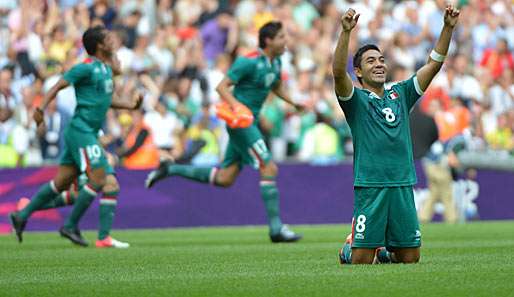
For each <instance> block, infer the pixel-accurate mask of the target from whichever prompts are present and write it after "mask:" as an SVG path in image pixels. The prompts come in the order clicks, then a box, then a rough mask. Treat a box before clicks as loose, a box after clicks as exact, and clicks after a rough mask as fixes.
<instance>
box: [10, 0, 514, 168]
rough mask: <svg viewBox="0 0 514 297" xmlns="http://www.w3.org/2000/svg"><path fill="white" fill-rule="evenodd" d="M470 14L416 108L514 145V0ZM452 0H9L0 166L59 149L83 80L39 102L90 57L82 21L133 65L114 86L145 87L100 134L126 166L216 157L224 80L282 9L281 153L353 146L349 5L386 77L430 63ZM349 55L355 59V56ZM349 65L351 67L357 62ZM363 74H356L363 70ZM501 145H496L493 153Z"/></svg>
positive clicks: (305, 155)
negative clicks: (37, 120) (343, 48)
mask: <svg viewBox="0 0 514 297" xmlns="http://www.w3.org/2000/svg"><path fill="white" fill-rule="evenodd" d="M455 4H457V5H458V6H459V8H460V10H461V17H460V24H459V26H458V28H457V31H456V33H455V36H454V37H455V38H454V40H453V42H452V44H451V46H450V53H449V55H448V57H447V60H446V63H445V65H444V67H443V70H442V71H441V73H440V74H439V75H438V76H437V77H436V79H435V81H434V82H433V83H432V85H431V86H430V88H429V90H427V91H426V93H425V94H424V96H423V98H422V100H421V102H420V105H419V106H420V109H421V112H424V113H425V114H427V115H430V116H431V117H433V118H434V120H435V123H436V124H437V129H438V134H439V136H438V137H439V140H440V141H441V142H442V143H446V142H448V141H450V140H451V139H453V138H454V137H456V136H459V137H464V138H465V139H466V143H467V148H468V150H472V151H480V152H482V151H490V150H494V151H495V152H497V151H501V152H502V153H501V154H504V155H509V154H510V153H514V74H513V72H514V55H513V49H514V3H513V2H512V1H509V0H459V1H456V3H455ZM444 5H445V1H442V0H437V1H428V0H417V1H385V0H384V1H382V0H364V1H345V0H334V1H324V0H314V1H304V0H266V1H264V0H243V1H231V0H220V1H213V0H157V1H154V0H2V1H0V24H1V25H0V167H4V168H5V167H19V166H41V165H43V164H54V163H56V162H58V157H59V154H60V153H61V149H62V143H63V137H62V133H63V129H64V126H65V125H66V123H67V122H68V121H69V120H70V116H71V115H72V113H73V110H74V107H75V97H74V96H75V94H74V91H73V88H71V87H70V88H68V89H66V90H63V91H61V93H59V95H58V98H57V100H56V101H54V103H53V104H52V105H50V106H49V108H48V110H47V111H48V112H47V114H46V120H45V122H46V126H45V127H40V128H39V129H38V128H37V127H36V126H35V124H34V122H33V120H32V116H31V114H32V111H33V110H34V108H35V107H37V106H39V104H40V102H41V100H42V97H43V94H44V93H45V92H46V91H47V90H48V89H49V88H50V87H51V86H52V84H54V83H55V82H56V80H57V79H58V78H59V76H60V74H61V73H62V72H63V71H66V70H67V69H69V68H70V67H71V66H72V65H74V64H75V63H77V62H80V61H82V60H83V59H84V58H85V57H86V53H85V51H84V50H83V48H82V46H81V43H80V40H81V35H82V33H83V32H84V30H85V29H86V28H88V27H90V26H93V25H104V26H105V27H107V28H109V29H110V30H112V31H113V32H115V35H116V44H115V47H116V48H117V56H118V58H119V60H120V62H121V65H122V69H123V75H121V76H120V77H118V78H117V79H116V83H115V85H116V92H118V93H119V94H121V95H122V96H129V95H130V94H132V93H133V92H135V91H140V92H142V93H143V94H144V104H143V108H142V110H138V111H130V112H126V111H125V112H117V111H116V112H115V111H113V110H111V111H109V114H108V120H107V122H106V123H105V127H104V129H103V132H104V134H103V135H102V136H101V139H102V143H103V144H104V145H105V147H106V149H107V150H108V151H110V152H111V153H112V154H113V155H115V156H117V157H118V158H119V159H120V160H121V164H122V165H123V166H125V167H127V168H134V169H146V168H152V167H155V166H156V165H157V164H158V162H159V159H162V158H173V159H175V160H176V161H177V162H192V163H194V164H198V165H206V166H208V165H213V164H216V163H218V162H219V161H220V158H221V157H222V154H223V149H224V148H225V144H226V141H227V136H226V132H225V129H224V123H223V122H221V121H220V120H219V119H217V118H216V116H215V115H214V105H215V104H216V103H217V102H218V101H219V100H220V99H219V96H218V94H217V93H216V91H215V87H216V86H217V84H218V83H219V82H220V81H221V79H222V78H223V75H224V73H225V72H226V71H227V69H228V68H229V67H230V65H231V63H232V61H233V59H234V58H235V57H236V56H237V55H245V54H248V53H250V52H252V51H255V50H256V49H257V32H258V29H259V27H260V26H261V25H263V24H265V23H266V22H268V21H270V20H273V19H277V20H280V21H282V22H283V24H284V25H285V28H286V30H287V34H288V51H287V52H286V53H285V54H284V55H283V56H282V65H283V67H282V79H283V81H284V82H285V84H286V85H287V87H288V89H289V92H290V93H291V95H292V97H293V98H294V100H296V101H297V102H300V103H302V104H303V105H304V106H305V111H303V112H301V113H298V112H296V111H295V110H294V109H293V108H292V107H289V106H287V105H286V104H285V103H284V102H282V101H281V100H278V99H276V98H273V97H270V98H268V101H267V102H266V104H265V107H264V109H263V112H262V114H261V117H260V119H259V124H260V126H261V128H262V130H263V132H264V133H265V135H266V138H267V142H268V144H269V146H270V148H271V150H272V153H273V157H274V159H275V160H277V161H301V162H311V163H314V164H333V163H336V162H340V161H342V160H344V159H345V158H348V156H351V154H352V145H351V136H350V134H349V128H348V126H347V125H346V122H345V119H344V115H343V113H342V112H341V111H340V108H339V107H338V106H337V105H338V103H337V100H336V98H335V94H334V91H333V81H332V76H331V63H332V54H333V51H334V47H335V42H336V40H337V37H338V34H339V30H340V17H341V13H342V12H343V11H345V10H346V9H347V8H349V7H352V8H354V9H355V10H356V11H357V12H358V13H360V14H361V17H360V20H359V23H358V28H357V30H356V34H353V35H352V38H353V39H352V40H351V42H350V52H351V53H353V52H355V50H356V49H357V48H358V47H359V46H361V45H363V44H365V43H375V44H378V45H379V47H380V48H381V49H382V50H383V53H384V55H385V57H386V62H387V64H388V69H389V73H388V74H389V79H388V80H389V81H399V80H403V79H407V78H408V77H410V76H411V75H412V74H413V73H414V71H415V70H416V69H417V68H418V67H420V66H421V65H423V64H424V63H425V61H426V59H427V57H428V53H429V52H430V50H431V49H432V48H433V45H434V44H433V43H434V41H435V40H436V39H437V35H438V34H439V32H440V30H441V28H442V26H443V23H442V21H441V20H442V13H443V11H444V9H443V7H444ZM348 65H352V63H348ZM348 70H349V72H350V73H353V71H352V69H348ZM354 79H355V77H354ZM495 154H497V153H495Z"/></svg>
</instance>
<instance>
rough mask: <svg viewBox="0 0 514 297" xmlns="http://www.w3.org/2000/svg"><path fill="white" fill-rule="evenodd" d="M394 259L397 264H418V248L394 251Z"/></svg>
mask: <svg viewBox="0 0 514 297" xmlns="http://www.w3.org/2000/svg"><path fill="white" fill-rule="evenodd" d="M394 257H395V258H396V261H397V262H399V263H405V264H410V263H418V262H419V259H420V252H419V248H404V249H395V250H394Z"/></svg>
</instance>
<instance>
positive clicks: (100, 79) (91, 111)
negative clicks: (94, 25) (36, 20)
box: [63, 58, 113, 135]
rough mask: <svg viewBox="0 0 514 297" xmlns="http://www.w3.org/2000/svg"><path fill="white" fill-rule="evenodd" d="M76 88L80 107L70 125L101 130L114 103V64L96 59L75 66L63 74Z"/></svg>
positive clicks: (77, 108)
mask: <svg viewBox="0 0 514 297" xmlns="http://www.w3.org/2000/svg"><path fill="white" fill-rule="evenodd" d="M63 78H64V79H65V80H66V81H67V82H69V83H70V84H72V85H73V87H74V88H75V96H76V97H77V107H76V108H75V112H74V114H73V118H72V119H71V125H72V126H73V127H74V128H76V129H79V130H81V131H83V132H92V133H95V135H96V133H98V130H99V129H100V128H101V127H102V124H103V123H104V121H105V115H106V113H107V110H108V109H109V107H110V106H111V101H112V92H113V82H112V70H111V67H109V66H108V65H106V64H105V63H102V62H101V61H100V60H98V59H95V58H89V59H86V60H85V61H84V62H83V63H80V64H77V65H75V66H73V67H72V68H71V69H70V70H69V71H68V72H66V73H65V74H64V77H63Z"/></svg>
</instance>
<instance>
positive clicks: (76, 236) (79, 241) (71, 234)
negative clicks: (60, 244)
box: [59, 227, 89, 246]
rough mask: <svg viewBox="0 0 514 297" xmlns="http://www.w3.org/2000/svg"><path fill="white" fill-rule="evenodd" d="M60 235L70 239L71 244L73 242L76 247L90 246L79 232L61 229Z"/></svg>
mask: <svg viewBox="0 0 514 297" xmlns="http://www.w3.org/2000/svg"><path fill="white" fill-rule="evenodd" d="M59 234H61V236H62V237H65V238H68V239H69V240H70V241H71V242H73V243H74V244H76V245H80V246H88V245H89V244H88V243H87V241H86V240H85V239H84V238H83V237H82V235H81V234H80V231H79V230H69V229H66V228H65V227H61V229H59Z"/></svg>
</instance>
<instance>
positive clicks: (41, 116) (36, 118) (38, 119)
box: [32, 107, 45, 126]
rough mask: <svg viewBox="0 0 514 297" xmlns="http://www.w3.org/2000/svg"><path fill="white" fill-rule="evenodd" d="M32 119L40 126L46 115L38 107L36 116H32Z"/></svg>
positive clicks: (35, 112)
mask: <svg viewBox="0 0 514 297" xmlns="http://www.w3.org/2000/svg"><path fill="white" fill-rule="evenodd" d="M32 118H33V119H34V121H35V122H36V125H37V126H40V125H41V123H43V122H44V121H45V113H44V112H43V110H42V109H41V108H39V107H36V110H34V115H33V116H32Z"/></svg>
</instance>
